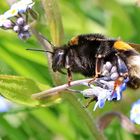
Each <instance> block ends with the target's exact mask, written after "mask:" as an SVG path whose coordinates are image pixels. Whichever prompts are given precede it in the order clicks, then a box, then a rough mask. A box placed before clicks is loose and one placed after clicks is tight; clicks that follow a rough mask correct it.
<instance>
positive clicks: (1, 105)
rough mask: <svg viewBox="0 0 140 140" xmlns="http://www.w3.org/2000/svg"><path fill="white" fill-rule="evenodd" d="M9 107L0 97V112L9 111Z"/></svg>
mask: <svg viewBox="0 0 140 140" xmlns="http://www.w3.org/2000/svg"><path fill="white" fill-rule="evenodd" d="M10 107H11V104H10V102H8V101H7V100H5V99H4V98H3V97H2V96H0V112H6V111H8V110H9V109H10Z"/></svg>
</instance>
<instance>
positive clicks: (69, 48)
mask: <svg viewBox="0 0 140 140" xmlns="http://www.w3.org/2000/svg"><path fill="white" fill-rule="evenodd" d="M138 45H139V44H133V43H127V42H123V41H121V40H120V39H109V38H107V37H105V36H104V35H101V34H83V35H78V36H76V37H74V38H72V39H71V40H70V41H69V42H68V43H67V44H66V45H63V46H61V47H57V48H54V50H53V52H51V53H52V69H53V71H54V72H56V71H59V72H62V71H61V70H62V69H63V68H66V69H67V74H68V84H69V85H70V82H71V80H72V72H74V73H81V74H82V75H84V76H87V77H94V78H93V79H94V80H95V79H96V78H100V77H104V75H102V73H101V71H102V69H103V65H104V64H105V63H106V62H110V63H111V64H112V65H114V66H116V67H117V72H118V74H119V77H118V78H117V79H116V80H115V81H116V82H115V85H117V84H119V83H120V79H121V78H120V77H123V79H125V78H126V77H129V82H128V83H127V84H128V86H129V87H131V88H134V89H136V88H138V87H139V86H140V61H139V60H140V54H139V53H138V52H137V51H136V50H135V49H134V47H135V46H138ZM105 77H106V75H105Z"/></svg>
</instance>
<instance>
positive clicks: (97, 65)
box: [88, 57, 103, 86]
mask: <svg viewBox="0 0 140 140" xmlns="http://www.w3.org/2000/svg"><path fill="white" fill-rule="evenodd" d="M102 65H103V59H102V58H99V57H97V58H96V63H95V76H94V77H93V79H92V80H90V81H89V82H88V84H89V86H90V84H91V83H92V82H94V81H95V80H96V79H97V78H98V77H99V75H100V74H101V68H102Z"/></svg>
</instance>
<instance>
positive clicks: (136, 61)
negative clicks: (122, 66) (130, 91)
mask: <svg viewBox="0 0 140 140" xmlns="http://www.w3.org/2000/svg"><path fill="white" fill-rule="evenodd" d="M127 61H128V68H129V73H130V76H133V77H134V76H135V77H137V78H140V55H135V56H130V57H128V58H127Z"/></svg>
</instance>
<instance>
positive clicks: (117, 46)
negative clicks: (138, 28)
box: [113, 40, 134, 51]
mask: <svg viewBox="0 0 140 140" xmlns="http://www.w3.org/2000/svg"><path fill="white" fill-rule="evenodd" d="M113 47H114V48H115V49H117V50H122V51H127V50H132V49H134V48H133V47H131V46H130V45H129V44H127V43H125V42H123V41H120V40H118V41H116V42H115V43H114V45H113Z"/></svg>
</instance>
